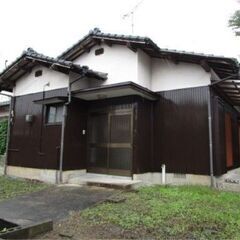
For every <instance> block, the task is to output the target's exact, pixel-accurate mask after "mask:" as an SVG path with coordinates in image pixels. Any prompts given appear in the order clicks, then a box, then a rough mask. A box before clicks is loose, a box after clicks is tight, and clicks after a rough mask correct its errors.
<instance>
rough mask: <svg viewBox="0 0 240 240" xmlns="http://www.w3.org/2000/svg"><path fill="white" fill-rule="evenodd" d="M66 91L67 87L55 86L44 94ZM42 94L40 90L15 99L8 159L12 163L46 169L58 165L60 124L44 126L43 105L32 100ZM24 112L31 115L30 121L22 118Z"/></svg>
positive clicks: (63, 92)
mask: <svg viewBox="0 0 240 240" xmlns="http://www.w3.org/2000/svg"><path fill="white" fill-rule="evenodd" d="M66 93H67V92H66V89H58V90H53V91H48V92H46V94H45V97H53V96H66ZM42 97H43V93H35V94H28V95H24V96H17V97H15V98H14V122H13V125H12V129H11V138H10V145H9V158H8V164H9V165H11V166H22V167H31V168H48V169H54V168H56V167H57V161H58V157H59V149H58V148H59V146H60V138H61V125H53V126H46V125H45V123H44V116H42V105H39V104H35V103H34V102H33V101H34V100H38V99H41V98H42ZM43 112H44V111H43ZM26 114H31V115H33V116H34V120H33V122H32V123H27V122H26V121H25V116H26ZM41 126H42V128H41ZM41 129H42V131H41ZM41 136H42V137H41Z"/></svg>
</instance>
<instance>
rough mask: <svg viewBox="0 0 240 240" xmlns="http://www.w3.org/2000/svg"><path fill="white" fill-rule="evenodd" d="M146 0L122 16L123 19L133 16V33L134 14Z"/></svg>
mask: <svg viewBox="0 0 240 240" xmlns="http://www.w3.org/2000/svg"><path fill="white" fill-rule="evenodd" d="M143 1H144V0H141V1H139V2H138V3H137V4H136V5H135V6H134V7H133V8H132V9H131V10H130V11H129V12H128V13H125V14H124V15H123V16H122V19H123V20H125V19H126V18H131V28H132V34H133V33H134V14H135V11H136V10H137V9H138V7H139V6H140V5H141V4H142V3H143Z"/></svg>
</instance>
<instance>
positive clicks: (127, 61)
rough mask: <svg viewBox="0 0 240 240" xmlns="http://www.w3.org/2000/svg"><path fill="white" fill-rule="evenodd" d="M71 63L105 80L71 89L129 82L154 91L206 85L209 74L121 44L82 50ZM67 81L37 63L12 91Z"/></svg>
mask: <svg viewBox="0 0 240 240" xmlns="http://www.w3.org/2000/svg"><path fill="white" fill-rule="evenodd" d="M100 47H104V53H103V54H101V55H98V56H96V55H95V50H96V49H97V48H100ZM74 63H76V64H80V65H82V66H83V65H86V66H88V67H89V68H90V69H92V70H95V71H100V72H104V73H108V79H107V80H106V81H103V82H102V81H97V80H90V79H82V80H81V81H80V82H77V83H75V84H74V86H73V89H74V90H76V89H82V88H89V87H97V86H99V85H100V84H103V85H107V84H115V83H121V82H127V81H131V82H135V83H137V84H139V85H141V86H143V87H145V88H148V89H150V90H152V91H155V92H158V91H167V90H173V89H181V88H190V87H200V86H207V85H208V84H210V77H211V76H210V75H211V73H207V72H205V71H204V69H203V68H202V67H201V66H200V65H197V64H190V63H183V62H180V63H178V64H175V63H173V62H172V61H169V60H165V59H159V58H151V57H150V56H148V55H147V54H146V53H144V52H143V51H142V50H138V51H137V52H133V51H131V50H130V49H129V48H127V47H126V46H122V45H112V46H111V47H109V46H107V45H106V44H102V45H100V46H99V45H97V46H94V47H93V48H92V49H91V51H90V52H89V53H84V54H83V55H81V56H80V57H78V58H77V59H76V60H75V61H74ZM40 69H41V70H42V71H43V74H42V76H40V77H35V71H37V70H40ZM72 77H73V76H70V78H72ZM73 78H74V77H73ZM68 81H69V76H68V75H66V74H63V73H60V72H57V71H54V70H50V69H48V68H46V67H42V66H38V67H35V68H34V69H33V70H32V71H31V73H27V74H25V75H24V76H23V77H21V78H20V79H19V80H18V81H17V82H16V86H15V87H14V90H13V94H14V96H19V95H25V94H30V93H37V92H42V91H43V86H44V85H45V84H46V83H48V82H49V83H50V86H49V87H45V90H46V91H48V90H54V89H59V88H66V87H68Z"/></svg>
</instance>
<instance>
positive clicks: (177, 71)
mask: <svg viewBox="0 0 240 240" xmlns="http://www.w3.org/2000/svg"><path fill="white" fill-rule="evenodd" d="M210 78H211V74H210V73H207V72H206V71H205V70H204V69H203V68H202V67H201V66H200V65H197V64H191V63H183V62H180V63H178V64H175V63H173V62H172V61H169V60H165V59H158V58H153V59H152V84H151V89H152V91H166V90H172V89H181V88H190V87H200V86H207V85H208V84H210Z"/></svg>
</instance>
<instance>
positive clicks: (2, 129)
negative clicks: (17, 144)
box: [0, 120, 8, 155]
mask: <svg viewBox="0 0 240 240" xmlns="http://www.w3.org/2000/svg"><path fill="white" fill-rule="evenodd" d="M7 128H8V121H7V120H2V121H0V155H3V154H4V153H5V152H6V144H7Z"/></svg>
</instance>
